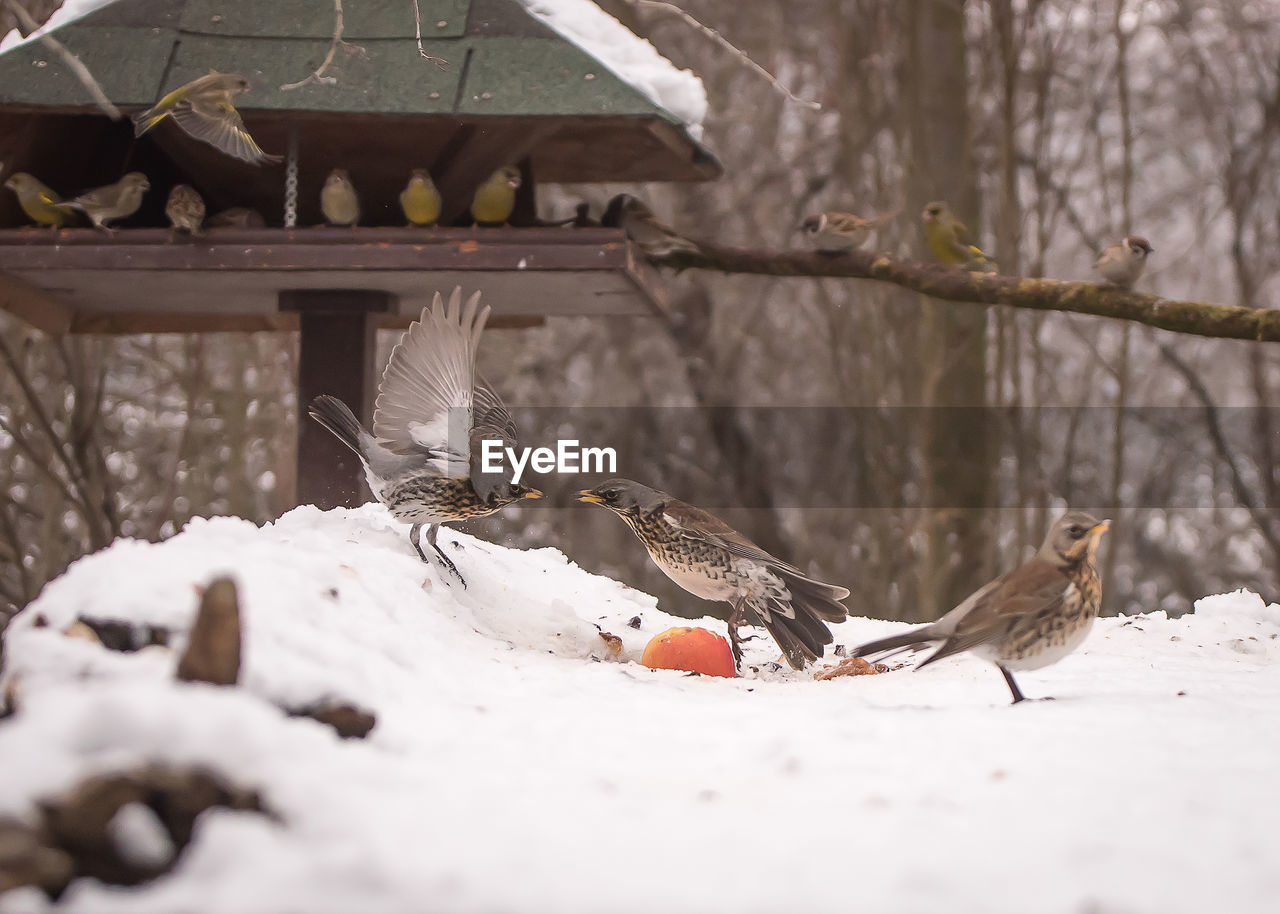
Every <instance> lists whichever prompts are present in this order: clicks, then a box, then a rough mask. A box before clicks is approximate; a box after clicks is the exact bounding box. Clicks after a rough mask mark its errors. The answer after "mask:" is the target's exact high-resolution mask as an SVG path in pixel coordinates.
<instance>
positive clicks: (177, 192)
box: [164, 184, 204, 235]
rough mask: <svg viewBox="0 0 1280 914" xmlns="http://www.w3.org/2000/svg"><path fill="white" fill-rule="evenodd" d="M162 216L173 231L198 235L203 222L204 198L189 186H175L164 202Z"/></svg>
mask: <svg viewBox="0 0 1280 914" xmlns="http://www.w3.org/2000/svg"><path fill="white" fill-rule="evenodd" d="M164 214H165V215H166V216H168V217H169V225H170V226H171V227H172V228H173V230H174V231H177V232H190V233H191V234H192V235H198V234H200V225H201V224H202V223H203V222H204V198H203V197H201V196H200V194H199V192H197V191H196V189H195V188H194V187H192V186H191V185H190V184H175V185H174V186H173V190H171V191H169V199H168V200H167V201H165V204H164Z"/></svg>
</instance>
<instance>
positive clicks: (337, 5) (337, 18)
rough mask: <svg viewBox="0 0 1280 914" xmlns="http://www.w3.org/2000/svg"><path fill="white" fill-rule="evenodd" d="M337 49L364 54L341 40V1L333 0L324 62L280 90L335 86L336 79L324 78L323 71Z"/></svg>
mask: <svg viewBox="0 0 1280 914" xmlns="http://www.w3.org/2000/svg"><path fill="white" fill-rule="evenodd" d="M338 48H342V49H343V50H345V51H346V52H347V53H348V54H355V53H358V54H360V55H362V56H363V54H364V48H362V47H360V46H359V45H355V44H349V43H348V42H346V41H343V40H342V0H333V40H332V41H330V42H329V53H328V54H325V55H324V60H322V61H321V62H320V66H318V67H316V69H315V71H314V72H313V73H311V74H310V75H309V76H308V77H307V78H306V79H300V80H298V81H297V82H296V83H285V84H284V85H283V86H281V87H280V90H281V91H282V92H288V91H289V90H291V89H301V88H302V87H303V86H309V85H311V84H312V83H316V84H318V85H322V86H333V85H336V84H337V82H338V77H336V76H325V75H324V71H325V70H327V69H329V66H330V65H331V64H332V63H333V57H334V55H335V54H336V53H337V52H338Z"/></svg>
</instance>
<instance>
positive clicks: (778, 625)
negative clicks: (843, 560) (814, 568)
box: [578, 479, 849, 670]
mask: <svg viewBox="0 0 1280 914" xmlns="http://www.w3.org/2000/svg"><path fill="white" fill-rule="evenodd" d="M578 500H579V501H585V502H590V503H592V504H597V505H603V506H604V507H606V508H608V509H609V510H610V511H612V512H613V513H614V514H616V515H618V517H620V518H622V519H623V521H625V522H626V524H627V526H628V527H630V528H631V530H632V532H634V533H635V535H636V536H638V537H639V538H640V542H642V543H644V547H645V549H647V550H648V552H649V558H651V559H653V561H654V564H655V565H657V566H658V567H659V568H660V569H662V572H663V574H665V575H666V576H667V577H669V578H671V580H673V581H675V582H676V583H677V584H679V585H680V586H681V587H683V588H684V589H685V590H687V591H689V593H691V594H693V595H694V596H696V597H701V598H702V599H704V600H723V601H725V602H726V603H728V604H729V605H731V606H732V607H733V613H732V614H731V615H730V616H729V643H730V644H731V645H732V647H733V655H734V659H735V660H737V661H738V662H739V663H741V661H742V649H741V647H740V642H741V638H740V637H739V636H738V625H739V624H740V623H741V622H742V620H743V617H744V616H745V614H746V611H747V610H748V609H751V610H754V611H755V613H756V615H757V616H759V617H760V621H761V622H762V623H763V624H764V627H765V628H766V629H767V630H768V632H769V634H770V635H772V636H773V640H774V641H776V642H778V646H779V647H780V648H782V653H783V654H784V655H785V656H786V658H787V663H789V664H790V665H791V666H792V668H794V669H797V670H799V669H803V668H804V665H805V664H806V663H808V662H810V661H813V660H816V659H817V658H819V657H821V656H822V653H823V645H826V644H830V643H831V631H830V629H828V628H827V626H826V625H825V624H824V623H825V622H843V621H844V619H845V617H846V616H847V615H848V611H847V610H846V609H845V608H844V606H842V605H841V604H840V603H839V601H840V600H843V599H844V598H845V597H847V596H849V591H848V590H846V589H845V588H843V587H837V586H836V585H834V584H824V583H822V582H821V581H818V580H815V579H814V578H811V577H809V576H808V575H806V574H805V573H804V572H802V571H801V570H800V569H799V568H796V567H795V566H794V565H789V564H787V563H786V562H784V561H782V560H781V559H777V558H774V557H773V556H772V555H770V554H769V553H767V552H765V551H764V550H763V549H761V548H760V547H759V546H757V545H756V544H755V543H753V542H751V541H750V540H749V539H747V538H746V537H745V536H743V535H742V534H741V533H739V532H738V531H737V530H734V529H733V528H732V527H730V526H729V525H728V524H726V523H725V522H724V521H722V520H720V518H718V517H716V516H715V515H714V514H710V513H709V512H707V511H703V510H702V509H701V508H695V507H694V506H693V505H690V504H685V503H684V502H682V501H680V500H679V499H677V498H672V497H671V496H670V495H668V494H667V493H666V492H659V491H658V490H656V489H651V488H649V487H648V486H644V485H641V484H640V483H638V482H632V481H631V480H630V479H610V480H608V481H606V482H604V483H602V484H600V485H599V486H597V487H596V488H594V489H590V490H585V491H582V492H579V493H578Z"/></svg>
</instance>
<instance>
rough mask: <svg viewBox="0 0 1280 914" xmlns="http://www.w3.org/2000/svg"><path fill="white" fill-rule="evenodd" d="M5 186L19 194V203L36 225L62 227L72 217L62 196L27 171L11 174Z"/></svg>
mask: <svg viewBox="0 0 1280 914" xmlns="http://www.w3.org/2000/svg"><path fill="white" fill-rule="evenodd" d="M4 186H5V187H7V188H9V190H11V191H13V192H14V193H15V194H17V195H18V205H19V206H21V207H22V211H23V212H24V213H26V214H27V216H28V218H30V219H31V221H32V222H34V223H35V224H36V225H47V226H50V227H51V228H61V227H62V226H63V225H66V223H67V220H68V219H70V218H72V217H71V214H70V213H69V212H67V210H66V208H65V207H64V206H61V205H60V204H61V203H62V202H63V201H62V197H60V196H58V194H57V193H56V192H54V191H53V190H52V189H51V188H49V187H48V186H46V185H45V184H44V183H43V182H41V181H40V179H39V178H36V177H33V176H32V175H29V174H27V173H26V172H25V171H15V172H14V173H13V174H11V175H9V177H8V178H7V179H6V180H5V182H4Z"/></svg>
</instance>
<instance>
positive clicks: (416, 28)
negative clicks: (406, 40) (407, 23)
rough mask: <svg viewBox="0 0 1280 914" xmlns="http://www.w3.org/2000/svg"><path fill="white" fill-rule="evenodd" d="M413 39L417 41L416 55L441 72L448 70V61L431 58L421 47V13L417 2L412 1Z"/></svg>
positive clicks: (441, 58)
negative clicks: (429, 62)
mask: <svg viewBox="0 0 1280 914" xmlns="http://www.w3.org/2000/svg"><path fill="white" fill-rule="evenodd" d="M413 37H414V38H416V39H417V40H418V53H419V54H421V55H422V56H423V57H424V58H426V59H427V60H429V61H431V62H432V63H433V64H435V65H436V66H437V67H439V68H440V69H441V70H447V69H449V61H447V60H445V59H444V58H443V57H432V56H431V55H430V54H428V53H427V52H426V50H425V49H424V48H423V47H422V13H420V12H419V11H418V0H413Z"/></svg>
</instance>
